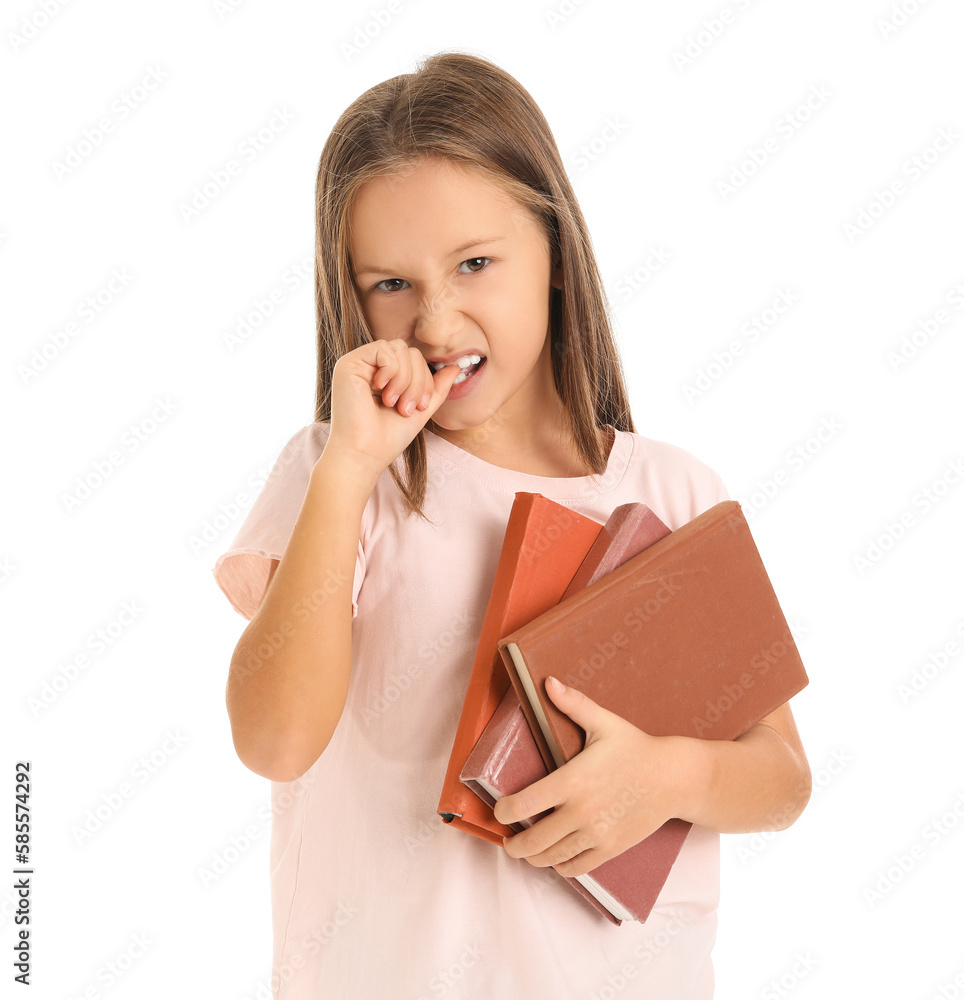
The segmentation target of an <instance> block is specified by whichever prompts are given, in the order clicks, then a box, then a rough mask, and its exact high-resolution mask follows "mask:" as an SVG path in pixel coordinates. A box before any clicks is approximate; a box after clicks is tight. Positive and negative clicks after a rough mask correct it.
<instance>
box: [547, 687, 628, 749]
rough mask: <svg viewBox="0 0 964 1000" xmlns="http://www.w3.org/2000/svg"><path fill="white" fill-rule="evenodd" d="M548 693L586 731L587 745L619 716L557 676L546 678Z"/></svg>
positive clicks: (554, 702) (558, 706)
mask: <svg viewBox="0 0 964 1000" xmlns="http://www.w3.org/2000/svg"><path fill="white" fill-rule="evenodd" d="M546 693H547V694H548V695H549V697H550V698H551V699H552V702H553V704H554V705H555V706H556V707H557V708H558V709H559V710H560V711H561V712H565V713H566V715H568V716H569V718H570V719H572V721H573V722H575V723H576V725H577V726H579V727H581V728H582V729H584V730H585V731H586V746H589V744H590V743H593V742H595V741H596V740H597V739H598V738H599V736H600V734H601V733H602V732H603V731H605V729H606V728H607V727H609V726H611V725H612V722H613V719H614V718H618V716H615V715H614V713H612V712H610V711H609V709H606V708H603V707H602V706H601V705H598V704H596V702H594V701H593V700H592V698H589V697H588V696H587V695H584V694H583V693H582V691H577V690H576V689H575V688H574V687H566V686H565V685H564V684H562V682H561V681H559V680H557V679H556V678H555V677H547V678H546Z"/></svg>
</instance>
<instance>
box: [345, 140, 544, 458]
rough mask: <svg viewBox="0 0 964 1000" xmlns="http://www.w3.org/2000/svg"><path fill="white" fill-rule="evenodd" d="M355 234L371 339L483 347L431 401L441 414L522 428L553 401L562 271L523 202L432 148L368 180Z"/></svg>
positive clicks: (452, 424) (426, 353)
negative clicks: (553, 339)
mask: <svg viewBox="0 0 964 1000" xmlns="http://www.w3.org/2000/svg"><path fill="white" fill-rule="evenodd" d="M351 234H352V235H351V238H350V239H351V242H350V250H351V261H352V266H353V272H352V273H353V277H354V281H355V285H356V287H357V289H358V294H359V300H360V302H361V307H362V311H363V312H364V315H365V319H366V320H367V322H368V326H369V329H370V330H371V331H372V334H373V336H374V337H375V339H376V340H392V339H395V338H401V339H402V340H404V341H406V342H407V343H408V345H409V346H411V347H415V348H417V349H418V350H419V351H420V352H421V353H422V356H423V357H424V358H425V359H426V361H427V362H429V361H436V362H438V361H455V360H456V359H458V358H462V357H464V356H472V355H479V357H480V358H481V360H480V361H479V363H478V364H477V365H472V366H471V367H470V368H468V369H467V373H468V377H467V378H466V379H465V380H464V381H463V382H461V383H459V384H457V385H455V386H453V387H452V389H451V390H450V392H449V395H448V396H447V398H446V400H445V402H444V403H443V404H442V405H441V406H440V407H439V408H438V410H436V412H435V414H434V417H433V420H434V422H435V424H436V425H437V426H439V427H441V428H445V429H448V430H453V431H459V430H467V429H470V428H479V427H482V426H483V425H487V427H488V428H489V429H490V430H491V431H493V432H495V431H496V430H499V431H504V430H506V429H512V428H515V429H517V430H518V431H519V432H521V438H523V439H524V438H525V437H526V436H531V431H532V428H533V427H535V426H536V425H537V423H538V422H539V421H540V418H541V420H542V421H544V420H545V418H546V416H547V415H550V414H552V415H555V414H556V413H557V412H558V409H559V406H560V401H559V397H558V394H557V393H556V390H555V386H554V383H553V378H552V367H551V359H550V355H549V347H550V338H549V303H550V295H551V290H552V286H553V285H554V286H555V287H557V288H559V287H561V273H560V272H559V271H553V270H552V269H551V264H550V259H549V247H548V243H547V241H546V238H545V235H544V233H543V231H542V228H541V226H540V225H539V223H538V222H537V221H536V220H535V219H534V218H533V216H532V215H531V214H530V213H529V211H528V210H527V209H525V208H524V207H522V206H521V205H519V204H518V203H517V202H516V201H515V200H513V199H512V198H510V197H509V196H508V195H507V194H505V193H504V192H503V191H502V190H501V189H500V188H498V187H497V186H496V185H494V184H493V183H492V182H491V181H490V180H488V179H487V178H485V177H484V176H483V175H481V174H480V173H479V172H476V171H472V170H470V169H466V168H464V167H461V166H460V165H458V164H455V163H453V162H452V161H450V160H441V159H431V160H429V159H426V160H422V161H420V162H419V163H418V164H417V165H416V166H415V167H414V168H413V169H411V170H409V171H406V172H403V173H401V174H393V175H391V176H385V177H378V178H375V179H373V180H371V181H368V182H367V183H366V184H365V185H363V186H362V188H361V189H360V191H359V193H358V197H357V200H356V202H355V205H354V208H353V211H352V215H351ZM500 436H502V435H500Z"/></svg>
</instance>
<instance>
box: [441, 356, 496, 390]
mask: <svg viewBox="0 0 964 1000" xmlns="http://www.w3.org/2000/svg"><path fill="white" fill-rule="evenodd" d="M484 364H485V355H481V354H466V355H464V356H463V357H461V358H459V359H458V360H456V361H441V362H432V361H430V362H429V366H430V367H431V369H432V371H433V372H437V371H441V370H442V369H443V368H444V367H445V366H446V365H458V367H459V368H460V369H461V371H460V372H459V374H458V378H456V380H455V381H454V382H453V383H452V385H458V384H459V383H460V382H465V381H466V380H467V379H470V378H471V377H472V376H473V375H474V374H475V373H476V372H477V371H478V370H479V369H480V368H481V367H482V366H483V365H484Z"/></svg>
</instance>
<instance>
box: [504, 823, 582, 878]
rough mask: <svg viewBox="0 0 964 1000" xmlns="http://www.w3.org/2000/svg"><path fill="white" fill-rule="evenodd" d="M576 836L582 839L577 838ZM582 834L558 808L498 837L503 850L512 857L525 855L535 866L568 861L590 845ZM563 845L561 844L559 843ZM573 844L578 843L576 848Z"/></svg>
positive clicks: (539, 866) (541, 866) (544, 866)
mask: <svg viewBox="0 0 964 1000" xmlns="http://www.w3.org/2000/svg"><path fill="white" fill-rule="evenodd" d="M580 837H582V838H583V840H580ZM585 837H586V835H585V834H584V833H583V834H580V833H579V832H578V831H576V830H573V827H572V823H571V821H569V820H567V819H566V817H565V816H564V815H562V814H561V813H559V812H554V813H551V814H550V815H549V816H546V817H545V819H541V820H539V822H538V823H536V824H534V825H533V826H531V827H530V828H529V829H528V830H523V831H522V832H521V833H517V834H515V836H512V837H504V838H503V840H502V844H503V847H504V848H505V851H506V854H508V855H509V857H512V858H525V860H526V861H528V862H529V863H530V864H532V865H535V866H536V867H538V868H548V867H549V866H550V865H554V864H558V863H561V862H563V861H568V860H569V859H570V858H572V857H574V855H576V854H578V853H580V852H581V851H584V850H586V849H587V848H589V847H591V846H592V844H591V843H589V841H588V840H586V839H585ZM564 843H565V844H567V846H566V847H561V846H560V845H562V844H564ZM577 844H581V846H579V848H578V850H576V846H577Z"/></svg>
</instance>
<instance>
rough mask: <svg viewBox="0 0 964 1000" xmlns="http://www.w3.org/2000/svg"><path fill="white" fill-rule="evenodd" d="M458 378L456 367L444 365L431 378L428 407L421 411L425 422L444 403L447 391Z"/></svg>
mask: <svg viewBox="0 0 964 1000" xmlns="http://www.w3.org/2000/svg"><path fill="white" fill-rule="evenodd" d="M458 377H459V367H458V365H446V366H445V367H444V368H442V369H440V370H439V371H437V372H435V374H434V375H433V376H432V384H431V386H430V387H429V388H430V389H431V397H430V399H429V403H428V406H426V407H425V409H424V410H423V411H422V413H423V415H424V416H425V418H426V420H427V419H428V418H429V417H431V416H432V414H433V413H435V411H436V410H437V409H438V408H439V407H440V406H441V405H442V404H443V403H444V402H445V400H446V397H447V396H448V394H449V389H451V388H452V384H453V383H454V382H455V380H456V379H457V378H458Z"/></svg>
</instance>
